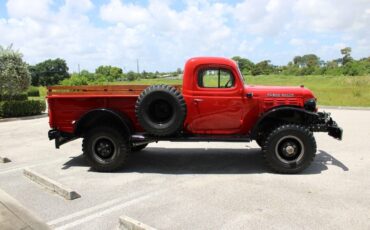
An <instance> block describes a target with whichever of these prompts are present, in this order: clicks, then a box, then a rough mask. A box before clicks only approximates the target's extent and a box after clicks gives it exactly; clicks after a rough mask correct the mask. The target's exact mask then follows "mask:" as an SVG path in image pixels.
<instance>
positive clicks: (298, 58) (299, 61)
mask: <svg viewBox="0 0 370 230" xmlns="http://www.w3.org/2000/svg"><path fill="white" fill-rule="evenodd" d="M302 61H303V59H302V57H301V56H295V57H294V58H293V64H294V65H295V66H298V67H302Z"/></svg>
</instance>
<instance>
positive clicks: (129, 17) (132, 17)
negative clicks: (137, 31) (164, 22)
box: [100, 0, 150, 25]
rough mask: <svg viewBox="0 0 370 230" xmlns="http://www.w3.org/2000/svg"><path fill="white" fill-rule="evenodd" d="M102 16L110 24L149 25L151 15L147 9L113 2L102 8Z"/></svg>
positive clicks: (115, 0)
mask: <svg viewBox="0 0 370 230" xmlns="http://www.w3.org/2000/svg"><path fill="white" fill-rule="evenodd" d="M100 16H101V18H102V19H103V20H106V21H108V22H122V23H124V24H128V25H136V24H142V23H147V22H148V21H149V18H150V15H149V12H148V10H147V9H145V8H143V7H140V6H137V5H135V4H132V3H129V4H123V3H122V2H121V1H120V0H112V1H110V2H109V3H108V4H107V5H103V6H102V7H101V8H100Z"/></svg>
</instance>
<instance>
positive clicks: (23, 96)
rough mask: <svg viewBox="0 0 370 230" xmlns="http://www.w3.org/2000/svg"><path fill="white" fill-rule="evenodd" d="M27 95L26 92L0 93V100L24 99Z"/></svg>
mask: <svg viewBox="0 0 370 230" xmlns="http://www.w3.org/2000/svg"><path fill="white" fill-rule="evenodd" d="M27 98H28V95H27V94H26V93H21V94H15V95H7V94H5V95H0V101H25V100H27Z"/></svg>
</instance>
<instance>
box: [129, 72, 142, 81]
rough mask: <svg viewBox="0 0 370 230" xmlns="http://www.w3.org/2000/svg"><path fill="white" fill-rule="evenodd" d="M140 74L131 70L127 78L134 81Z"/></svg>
mask: <svg viewBox="0 0 370 230" xmlns="http://www.w3.org/2000/svg"><path fill="white" fill-rule="evenodd" d="M138 75H139V74H137V73H135V72H134V71H130V72H128V73H127V75H126V78H127V80H129V81H134V80H136V79H137V78H138V77H139V76H138Z"/></svg>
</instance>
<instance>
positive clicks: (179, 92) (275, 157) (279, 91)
mask: <svg viewBox="0 0 370 230" xmlns="http://www.w3.org/2000/svg"><path fill="white" fill-rule="evenodd" d="M47 99H48V105H49V107H48V108H49V123H50V127H51V130H50V131H49V139H50V140H53V139H54V140H55V146H56V148H59V146H60V145H62V144H64V143H67V142H69V141H71V140H74V139H76V138H80V137H81V138H83V144H82V149H83V153H84V155H85V156H86V158H87V160H88V161H89V163H90V165H91V167H92V168H93V169H95V170H97V171H114V170H117V169H119V168H120V167H122V166H123V165H124V163H125V161H126V158H127V156H128V154H130V153H131V152H136V151H140V150H142V149H143V148H145V147H146V146H147V144H148V143H151V142H157V141H176V142H184V141H190V142H199V141H207V142H211V141H220V142H249V141H252V140H255V141H256V142H257V143H258V145H259V146H260V147H261V148H262V154H263V156H264V158H265V159H266V161H267V163H268V165H269V166H270V167H271V168H272V169H273V170H274V171H276V172H279V173H297V172H300V171H302V170H303V169H305V168H306V167H308V166H309V164H310V163H311V162H312V160H313V159H314V157H315V154H316V141H315V139H314V136H313V132H328V134H329V135H330V136H332V137H334V138H336V139H339V140H340V139H341V138H342V132H343V131H342V129H341V128H339V127H338V126H337V124H336V122H335V121H333V120H332V118H331V117H330V114H328V113H324V112H318V111H317V107H316V98H315V96H314V95H313V93H312V92H311V91H310V90H308V89H307V88H305V87H304V86H297V87H276V86H253V85H247V84H246V83H245V81H244V79H243V76H242V75H241V73H240V71H239V69H238V66H237V64H236V63H235V62H234V61H232V60H230V59H226V58H217V57H199V58H192V59H190V60H188V61H187V62H186V64H185V68H184V75H183V85H182V86H180V85H174V86H169V85H152V86H149V87H148V86H144V85H124V86H113V85H108V86H72V87H66V86H53V87H49V88H48V96H47Z"/></svg>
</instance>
